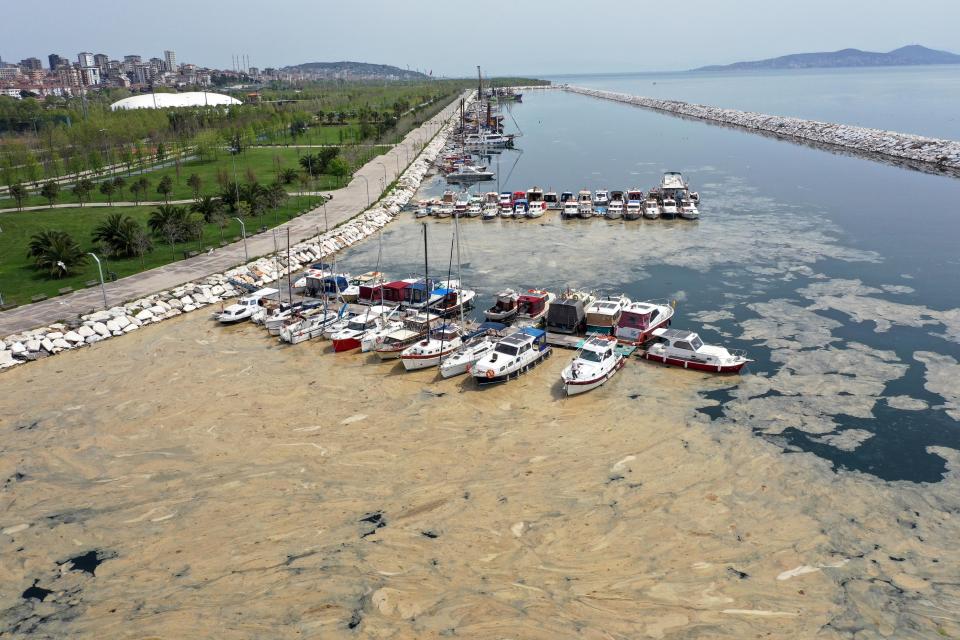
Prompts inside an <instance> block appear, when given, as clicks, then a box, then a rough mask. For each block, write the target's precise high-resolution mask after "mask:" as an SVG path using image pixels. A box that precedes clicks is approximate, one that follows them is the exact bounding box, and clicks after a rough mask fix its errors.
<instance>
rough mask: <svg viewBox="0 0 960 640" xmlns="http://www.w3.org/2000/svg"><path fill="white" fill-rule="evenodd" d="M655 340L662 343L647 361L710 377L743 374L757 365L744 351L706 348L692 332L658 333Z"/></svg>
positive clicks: (659, 331) (650, 352) (657, 331)
mask: <svg viewBox="0 0 960 640" xmlns="http://www.w3.org/2000/svg"><path fill="white" fill-rule="evenodd" d="M653 336H654V337H655V338H657V340H658V342H657V343H655V344H653V345H651V346H650V348H649V349H647V351H646V353H644V356H643V357H644V358H646V359H647V360H653V361H654V362H662V363H663V364H668V365H672V366H675V367H683V368H684V369H696V370H697V371H706V372H708V373H739V372H740V370H741V369H742V368H743V367H744V365H746V364H747V363H748V362H753V361H752V360H751V359H750V358H748V357H747V354H746V353H745V352H743V351H740V350H734V351H730V350H728V349H726V348H725V347H717V346H713V345H708V344H704V343H703V340H701V339H700V336H698V335H697V334H696V333H694V332H692V331H682V330H680V329H657V330H656V331H654V332H653Z"/></svg>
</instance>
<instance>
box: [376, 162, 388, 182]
mask: <svg viewBox="0 0 960 640" xmlns="http://www.w3.org/2000/svg"><path fill="white" fill-rule="evenodd" d="M377 164H378V165H380V168H381V169H383V185H384V187H386V185H387V165H385V164H383V163H382V162H378V163H377Z"/></svg>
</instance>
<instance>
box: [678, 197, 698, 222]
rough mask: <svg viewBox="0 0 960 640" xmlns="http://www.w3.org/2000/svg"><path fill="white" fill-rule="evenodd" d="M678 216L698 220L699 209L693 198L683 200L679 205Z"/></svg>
mask: <svg viewBox="0 0 960 640" xmlns="http://www.w3.org/2000/svg"><path fill="white" fill-rule="evenodd" d="M680 217H681V218H683V219H684V220H699V219H700V209H698V208H697V205H696V203H695V202H694V201H693V200H684V201H683V206H682V207H680Z"/></svg>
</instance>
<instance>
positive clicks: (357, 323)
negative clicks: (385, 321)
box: [347, 319, 371, 331]
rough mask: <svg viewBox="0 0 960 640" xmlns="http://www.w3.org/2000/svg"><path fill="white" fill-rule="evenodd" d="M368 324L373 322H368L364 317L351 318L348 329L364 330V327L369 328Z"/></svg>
mask: <svg viewBox="0 0 960 640" xmlns="http://www.w3.org/2000/svg"><path fill="white" fill-rule="evenodd" d="M367 324H371V323H368V322H367V321H366V320H363V319H361V320H351V321H350V322H348V323H347V329H352V330H354V331H363V330H364V329H366V328H367Z"/></svg>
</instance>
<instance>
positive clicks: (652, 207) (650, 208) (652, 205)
mask: <svg viewBox="0 0 960 640" xmlns="http://www.w3.org/2000/svg"><path fill="white" fill-rule="evenodd" d="M643 217H644V218H647V219H648V220H656V219H657V218H659V217H660V203H659V202H657V201H656V199H654V198H648V199H647V201H646V202H644V203H643Z"/></svg>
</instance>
